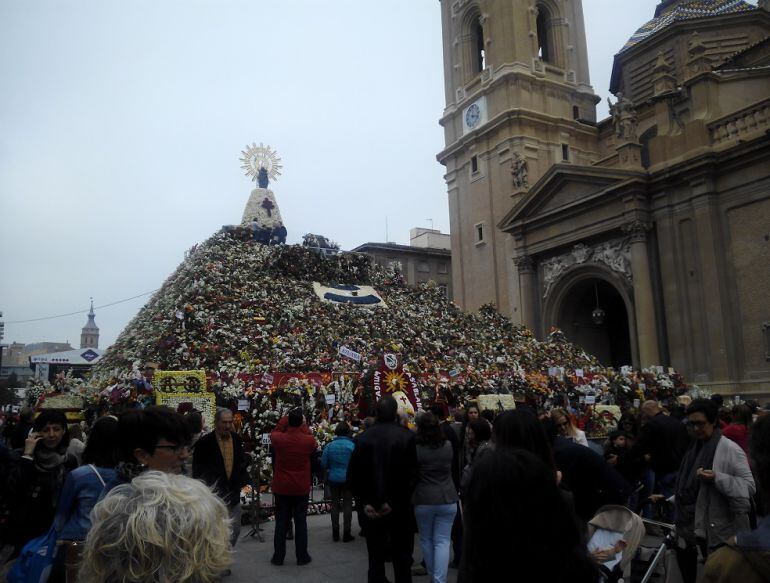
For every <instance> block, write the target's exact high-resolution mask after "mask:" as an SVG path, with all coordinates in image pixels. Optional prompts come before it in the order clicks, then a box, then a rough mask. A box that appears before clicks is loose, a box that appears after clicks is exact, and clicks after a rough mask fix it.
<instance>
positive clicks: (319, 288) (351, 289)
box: [313, 281, 388, 308]
mask: <svg viewBox="0 0 770 583" xmlns="http://www.w3.org/2000/svg"><path fill="white" fill-rule="evenodd" d="M313 291H314V292H315V294H316V295H317V296H318V299H319V300H321V301H322V302H326V303H330V304H350V305H353V306H359V307H363V308H387V307H388V305H387V304H386V303H385V302H384V301H383V299H382V298H381V297H380V294H378V293H377V291H376V290H375V289H374V288H373V287H372V286H370V285H330V286H325V285H321V284H320V283H318V282H317V281H314V282H313Z"/></svg>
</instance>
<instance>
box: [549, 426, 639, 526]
mask: <svg viewBox="0 0 770 583" xmlns="http://www.w3.org/2000/svg"><path fill="white" fill-rule="evenodd" d="M553 457H554V461H555V462H556V467H557V468H558V469H559V470H560V471H561V473H562V481H561V485H562V487H566V488H567V489H568V490H569V491H570V492H572V496H573V498H574V502H575V513H576V514H577V515H578V516H579V517H580V518H581V519H582V520H583V521H584V522H588V521H589V520H590V519H591V518H593V517H594V515H595V514H596V511H597V510H598V509H599V508H601V507H602V506H604V505H605V504H620V505H623V504H625V503H626V501H627V500H628V497H629V496H630V495H631V486H630V485H629V484H628V482H626V481H625V480H624V479H623V476H621V475H620V474H619V473H618V472H617V471H616V470H615V468H613V467H612V466H611V465H609V464H608V463H607V462H606V461H605V459H604V458H603V457H602V456H600V455H599V454H598V453H596V452H595V451H594V450H592V449H591V448H590V447H586V446H584V445H578V444H577V443H575V442H574V441H571V440H569V439H565V438H564V437H560V436H556V437H555V439H554V441H553Z"/></svg>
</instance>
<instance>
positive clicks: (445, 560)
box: [414, 503, 457, 583]
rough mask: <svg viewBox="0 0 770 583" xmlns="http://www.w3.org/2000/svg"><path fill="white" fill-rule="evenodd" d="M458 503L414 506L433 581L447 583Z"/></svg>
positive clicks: (433, 582)
mask: <svg viewBox="0 0 770 583" xmlns="http://www.w3.org/2000/svg"><path fill="white" fill-rule="evenodd" d="M456 513H457V504H454V503H452V504H421V505H418V506H415V507H414V514H415V517H416V518H417V526H418V527H419V529H420V547H422V556H423V558H424V559H425V567H426V568H427V569H428V574H429V575H430V576H431V580H430V581H431V583H446V577H447V570H448V569H449V544H450V540H451V534H452V523H453V522H454V519H455V514H456Z"/></svg>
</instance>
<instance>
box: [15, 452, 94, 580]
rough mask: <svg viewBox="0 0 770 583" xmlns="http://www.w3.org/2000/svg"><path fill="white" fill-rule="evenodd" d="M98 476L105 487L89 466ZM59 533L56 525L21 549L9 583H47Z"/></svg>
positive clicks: (92, 467)
mask: <svg viewBox="0 0 770 583" xmlns="http://www.w3.org/2000/svg"><path fill="white" fill-rule="evenodd" d="M88 465H89V467H90V468H91V470H93V472H94V473H95V474H96V477H97V478H98V479H99V482H101V484H102V488H104V487H105V483H104V478H102V475H101V474H100V473H99V470H97V469H96V467H95V466H94V465H93V464H88ZM58 535H59V533H58V532H57V530H56V527H55V526H54V525H51V528H50V530H49V531H48V532H47V533H46V534H44V535H42V536H39V537H37V538H33V539H32V540H30V541H29V542H28V543H27V544H25V545H24V547H23V548H22V549H21V554H20V555H19V557H18V558H17V559H16V562H15V563H14V564H13V567H11V570H10V571H8V574H7V575H6V580H7V581H8V583H47V581H48V578H49V577H50V576H51V569H52V568H53V563H54V560H55V559H56V551H57V549H58V546H57V544H56V543H57V540H58V538H59V536H58Z"/></svg>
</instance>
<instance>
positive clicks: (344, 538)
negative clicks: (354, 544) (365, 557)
mask: <svg viewBox="0 0 770 583" xmlns="http://www.w3.org/2000/svg"><path fill="white" fill-rule="evenodd" d="M352 540H356V537H354V536H353V535H352V534H350V531H349V530H346V531H345V532H343V533H342V542H344V543H349V542H350V541H352Z"/></svg>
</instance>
